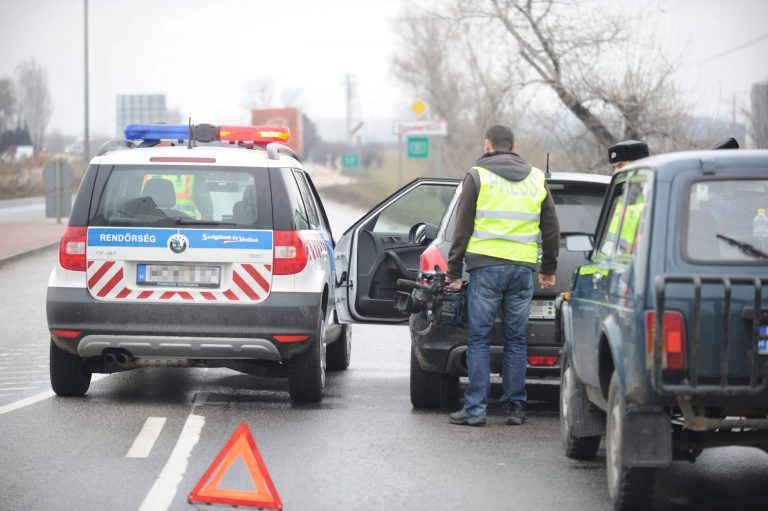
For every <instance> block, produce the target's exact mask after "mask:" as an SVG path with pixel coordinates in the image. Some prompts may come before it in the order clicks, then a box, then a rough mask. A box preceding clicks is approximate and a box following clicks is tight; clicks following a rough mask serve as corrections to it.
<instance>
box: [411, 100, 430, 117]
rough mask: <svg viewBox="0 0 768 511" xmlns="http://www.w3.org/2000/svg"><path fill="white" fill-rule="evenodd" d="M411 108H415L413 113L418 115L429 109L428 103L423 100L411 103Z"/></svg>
mask: <svg viewBox="0 0 768 511" xmlns="http://www.w3.org/2000/svg"><path fill="white" fill-rule="evenodd" d="M411 110H413V113H415V114H416V115H422V114H424V112H426V111H427V104H426V103H424V102H423V101H421V100H416V101H414V102H413V104H412V105H411Z"/></svg>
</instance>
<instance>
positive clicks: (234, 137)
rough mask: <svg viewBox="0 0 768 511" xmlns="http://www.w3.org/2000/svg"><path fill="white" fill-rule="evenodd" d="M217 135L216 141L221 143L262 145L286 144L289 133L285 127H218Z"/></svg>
mask: <svg viewBox="0 0 768 511" xmlns="http://www.w3.org/2000/svg"><path fill="white" fill-rule="evenodd" d="M218 135H219V136H218V139H219V140H222V141H226V140H229V141H237V142H253V143H254V144H259V145H264V144H269V143H271V142H288V140H289V139H290V138H291V131H290V130H289V129H288V128H287V127H285V126H219V130H218Z"/></svg>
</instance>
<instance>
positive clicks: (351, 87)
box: [344, 74, 355, 146]
mask: <svg viewBox="0 0 768 511" xmlns="http://www.w3.org/2000/svg"><path fill="white" fill-rule="evenodd" d="M344 96H345V98H346V104H347V129H346V132H347V145H348V146H351V145H352V129H353V126H352V122H353V121H352V111H353V109H354V100H355V82H354V81H353V80H352V75H350V74H346V75H344Z"/></svg>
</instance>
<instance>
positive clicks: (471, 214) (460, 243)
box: [448, 151, 560, 278]
mask: <svg viewBox="0 0 768 511" xmlns="http://www.w3.org/2000/svg"><path fill="white" fill-rule="evenodd" d="M477 166H478V167H483V168H486V169H488V170H490V171H491V172H493V173H494V174H498V175H499V176H501V177H503V178H504V179H507V180H509V181H522V180H523V179H525V178H526V177H528V174H530V173H531V164H530V163H528V162H527V161H525V160H524V159H523V158H522V157H521V156H519V155H517V154H515V153H508V152H504V151H496V152H493V153H486V154H484V155H483V156H482V157H481V158H480V159H479V160H477ZM545 186H546V185H545ZM546 190H547V196H546V198H545V199H544V202H542V203H541V216H540V221H539V230H540V231H541V250H542V255H541V269H540V272H541V273H543V274H544V275H554V274H555V270H557V255H558V253H559V252H560V224H559V223H558V221H557V213H556V212H555V202H554V201H553V200H552V194H551V193H550V191H549V187H548V186H546ZM479 194H480V176H479V175H478V173H477V170H475V169H470V170H469V172H467V175H466V176H464V181H463V182H462V188H461V193H460V194H459V199H458V202H457V203H456V229H455V231H454V234H453V243H452V244H451V250H450V251H449V252H448V275H449V276H450V277H452V278H461V267H462V263H463V262H464V259H465V255H466V263H467V271H472V270H474V269H476V268H482V267H485V266H498V265H502V264H522V265H525V266H530V267H532V268H533V269H534V270H535V269H536V268H535V265H532V264H530V263H527V262H522V261H512V260H509V259H499V258H497V257H490V256H486V255H480V254H472V253H469V254H467V253H466V252H467V245H468V244H469V238H470V237H471V236H472V233H473V232H474V230H475V211H476V210H477V196H478V195H479Z"/></svg>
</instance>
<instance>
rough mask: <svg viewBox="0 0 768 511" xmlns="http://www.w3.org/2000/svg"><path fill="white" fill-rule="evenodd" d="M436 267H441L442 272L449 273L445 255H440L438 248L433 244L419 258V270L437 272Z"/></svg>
mask: <svg viewBox="0 0 768 511" xmlns="http://www.w3.org/2000/svg"><path fill="white" fill-rule="evenodd" d="M435 266H437V267H439V268H440V270H441V271H442V272H447V271H448V263H446V262H445V258H444V257H443V254H441V253H440V250H438V248H437V246H436V245H434V244H432V245H430V246H428V247H427V249H426V250H425V251H424V252H422V253H421V257H420V258H419V268H420V269H421V270H422V271H430V272H432V271H435Z"/></svg>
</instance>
